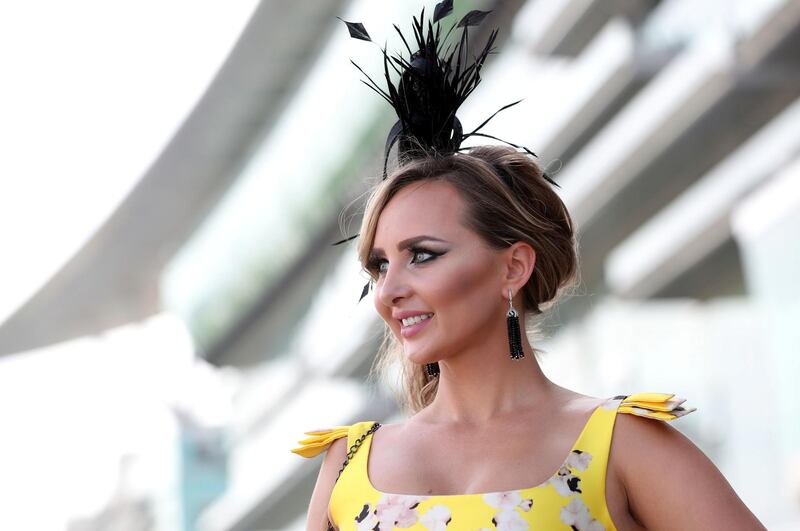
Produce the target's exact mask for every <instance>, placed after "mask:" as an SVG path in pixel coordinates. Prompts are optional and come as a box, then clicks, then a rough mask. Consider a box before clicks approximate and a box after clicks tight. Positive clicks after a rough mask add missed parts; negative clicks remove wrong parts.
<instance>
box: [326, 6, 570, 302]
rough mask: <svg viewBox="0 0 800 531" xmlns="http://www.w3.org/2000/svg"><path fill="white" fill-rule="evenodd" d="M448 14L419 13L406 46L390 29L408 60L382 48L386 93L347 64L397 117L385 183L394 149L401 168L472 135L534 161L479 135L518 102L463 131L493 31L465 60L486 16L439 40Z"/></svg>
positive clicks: (351, 25) (356, 31)
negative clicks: (472, 34)
mask: <svg viewBox="0 0 800 531" xmlns="http://www.w3.org/2000/svg"><path fill="white" fill-rule="evenodd" d="M452 12H453V0H446V1H442V2H439V3H438V4H436V7H435V8H434V12H433V18H432V19H431V20H429V21H427V22H426V21H425V9H424V8H423V9H422V12H421V13H420V17H419V19H417V18H416V17H413V30H414V38H413V40H411V42H409V40H407V39H406V37H405V36H404V35H403V33H402V32H401V31H400V28H398V27H397V25H396V24H395V25H394V29H395V30H396V31H397V33H398V35H400V39H401V40H402V41H403V44H404V45H405V51H406V52H408V57H407V58H406V57H405V56H404V55H403V53H398V54H395V55H389V53H388V52H387V50H386V47H384V48H382V49H381V51H382V53H383V70H384V72H383V73H384V77H385V78H386V87H385V88H382V87H381V86H379V85H378V84H377V83H376V82H375V81H374V80H373V79H372V78H371V77H370V76H369V74H367V73H366V72H364V70H363V69H362V68H361V67H360V66H358V65H357V64H356V63H355V62H354V61H352V60H351V61H350V62H351V63H353V65H354V66H355V67H356V68H358V70H359V71H360V72H361V73H362V74H363V75H364V76H365V77H366V80H363V79H362V82H363V83H364V84H366V85H367V86H368V87H369V88H370V89H372V90H374V91H375V92H376V93H377V94H378V95H379V96H380V97H382V98H383V99H385V100H386V101H387V102H388V103H389V105H391V106H392V108H393V109H394V111H395V113H396V114H397V121H396V122H395V124H394V125H393V126H392V128H391V130H390V131H389V135H388V136H387V138H386V146H385V149H384V164H383V178H384V179H386V177H387V166H388V162H389V154H390V152H391V150H392V148H393V147H394V146H395V145H397V159H398V162H400V163H403V162H405V161H408V160H411V159H414V158H417V157H428V156H432V155H433V156H435V155H444V154H450V153H455V152H458V151H461V150H463V149H469V148H462V147H461V143H462V142H463V141H464V140H465V139H467V138H469V137H472V136H477V137H485V138H492V139H495V140H498V141H500V142H504V143H506V144H508V145H510V146H513V147H514V148H517V149H523V150H524V151H525V152H526V153H528V154H529V155H531V156H534V157H535V156H536V154H535V153H534V152H533V151H531V150H529V149H528V148H526V147H523V146H518V145H516V144H512V143H511V142H507V141H505V140H501V139H499V138H496V137H494V136H492V135H488V134H485V133H482V132H480V131H481V129H482V128H483V127H484V126H485V125H486V124H487V123H489V121H490V120H491V119H492V118H494V117H495V116H496V115H497V114H498V113H500V112H501V111H504V110H505V109H508V108H509V107H512V106H514V105H516V104H518V103H519V102H520V101H522V100H518V101H515V102H513V103H509V104H508V105H505V106H503V107H501V108H500V109H498V110H497V111H495V112H494V114H492V115H491V116H490V117H489V118H487V119H486V120H484V121H483V123H481V124H480V125H479V126H478V127H476V128H475V129H474V130H473V131H472V132H470V133H464V132H463V128H462V125H461V122H460V121H459V119H458V117H457V116H456V111H457V110H458V109H459V107H461V104H463V103H464V101H465V100H466V99H467V97H468V96H469V95H470V94H471V93H472V91H474V90H475V88H476V87H477V86H478V84H479V83H480V82H481V76H480V73H481V68H482V67H483V63H484V61H485V60H486V58H487V57H488V56H489V54H491V53H492V52H493V50H494V48H493V46H494V43H495V40H496V39H497V32H498V30H497V29H494V30H492V31H491V33H490V34H489V37H488V38H487V40H486V43H485V44H484V45H483V46H482V47H481V48H480V49H479V50H478V53H477V55H475V56H473V57H472V60H471V61H469V60H468V59H469V57H468V55H469V52H470V46H469V28H470V27H475V26H479V25H480V24H481V23H482V22H483V20H484V18H486V16H487V15H488V14H489V13H491V11H479V10H474V11H470V12H469V13H467V14H466V15H464V16H463V17H462V18H461V20H459V21H458V22H454V23H453V24H452V26H450V28H449V29H448V30H447V32H446V33H445V34H444V35H442V27H441V20H442V19H443V18H445V17H447V16H449V15H451V14H452ZM340 20H342V19H340ZM342 22H344V23H345V24H346V25H347V29H348V30H349V32H350V36H351V37H352V38H354V39H358V40H362V41H368V42H373V41H372V39H371V38H370V36H369V33H367V30H366V28H365V27H364V25H363V24H362V23H360V22H347V21H345V20H342ZM456 28H461V36H460V37H459V38H458V39H457V40H455V41H454V42H450V43H448V42H447V41H448V39H449V37H450V35H451V34H452V33H453V31H454V30H455V29H456ZM393 76H394V77H396V78H397V82H396V83H395V82H394V81H392V77H393ZM544 177H545V179H547V181H548V182H550V183H551V184H553V185H554V186H558V184H556V183H555V182H554V181H553V180H552V179H550V177H549V176H547V175H546V174H545V175H544ZM357 236H358V234H356V235H355V236H350V237H349V238H345V239H344V240H340V241H338V242H336V243H334V244H333V245H339V244H342V243H345V242H348V241H350V240H352V239H354V238H356V237H357ZM370 285H371V282H368V283H367V285H365V286H364V289H363V291H362V293H361V298H360V299H359V301H360V300H361V299H363V298H364V297H365V296H366V294H367V293H368V291H369V287H370Z"/></svg>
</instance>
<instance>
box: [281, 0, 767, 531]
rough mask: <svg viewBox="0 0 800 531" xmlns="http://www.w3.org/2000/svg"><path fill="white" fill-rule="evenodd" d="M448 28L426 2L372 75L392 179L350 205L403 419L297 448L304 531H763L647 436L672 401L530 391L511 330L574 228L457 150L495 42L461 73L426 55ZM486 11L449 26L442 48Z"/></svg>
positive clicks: (503, 153) (727, 495) (526, 363)
mask: <svg viewBox="0 0 800 531" xmlns="http://www.w3.org/2000/svg"><path fill="white" fill-rule="evenodd" d="M451 11H452V2H451V1H449V2H448V1H445V2H440V3H439V4H438V5H437V6H436V9H435V11H434V16H433V23H434V24H437V28H436V29H434V26H433V24H429V25H427V28H428V33H427V35H425V33H424V29H425V27H426V24H424V23H423V22H422V20H423V17H422V16H421V17H420V20H419V21H417V20H416V19H414V26H415V37H416V43H415V44H416V47H417V50H418V51H417V52H415V53H414V54H412V55H411V57H410V58H409V59H404V58H402V57H399V58H392V61H389V57H388V56H387V55H386V52H385V51H384V56H385V58H386V59H387V62H386V65H387V67H386V78H387V81H389V82H390V83H391V81H390V79H389V78H390V75H389V64H391V65H393V67H395V66H403V68H404V70H403V71H402V72H401V74H402V75H401V79H400V82H399V84H398V86H397V87H394V86H390V88H389V90H388V91H384V90H382V89H380V88H379V87H377V85H375V84H374V83H372V86H373V88H374V89H375V90H376V91H378V92H379V93H380V94H381V95H382V96H383V97H384V98H386V99H387V100H388V101H389V102H390V103H391V104H392V106H393V107H394V108H395V111H396V112H397V115H398V122H397V124H395V126H394V127H393V128H392V131H391V132H390V134H389V138H388V140H387V144H386V145H387V147H386V157H387V159H388V153H389V150H390V149H391V147H392V146H393V145H394V144H397V145H398V149H399V156H400V159H401V165H400V166H399V168H398V169H397V170H396V171H394V172H393V173H392V174H391V175H389V176H388V177H385V178H384V180H383V181H382V182H381V183H379V184H378V185H377V186H376V188H375V189H374V190H373V192H372V194H371V195H370V199H369V201H368V203H367V208H366V212H365V215H364V218H363V221H362V225H361V232H360V240H359V242H358V254H359V258H360V261H361V264H362V267H363V268H364V269H365V270H366V271H367V272H368V273H369V275H370V277H371V279H372V281H373V282H374V286H375V289H374V298H373V303H374V305H375V308H376V310H377V311H378V313H379V315H380V316H381V318H382V319H383V320H384V321H385V323H386V329H387V332H388V333H387V344H385V345H384V348H383V349H382V353H381V355H380V356H379V362H380V363H379V366H381V367H383V368H385V367H386V366H387V365H388V364H391V363H392V362H395V361H396V362H399V363H400V365H401V367H402V369H403V392H404V395H403V397H402V403H403V405H404V406H405V409H406V411H407V412H409V413H410V416H409V417H408V418H407V420H405V421H403V422H400V423H397V424H391V425H385V426H382V425H381V424H380V423H377V422H373V421H363V422H357V423H355V424H352V425H349V426H338V427H335V428H331V429H325V430H317V431H312V432H307V434H308V435H310V437H308V438H307V439H304V440H302V441H300V443H301V446H300V447H299V448H296V449H294V450H293V452H295V453H297V454H299V455H302V456H304V457H313V456H315V455H318V454H319V453H321V452H323V451H326V455H325V458H324V460H323V463H322V467H321V470H320V473H319V477H318V479H317V484H316V487H315V489H314V493H313V495H312V497H311V502H310V505H309V509H308V529H309V530H313V531H322V530H325V529H330V528H332V527H335V528H336V529H339V530H341V531H351V530H373V531H386V530H391V529H411V530H423V529H427V530H448V531H453V530H455V531H461V530H472V531H474V530H481V529H498V530H507V531H511V530H513V531H516V530H525V529H544V530H558V529H565V530H569V529H572V530H577V531H599V530H612V529H619V530H636V529H669V530H673V529H680V530H694V529H697V530H701V529H702V530H709V529H726V530H745V529H746V530H751V529H763V526H762V525H761V524H760V523H759V522H758V520H757V519H756V518H755V517H754V516H753V514H752V513H751V512H750V511H749V510H748V509H747V507H746V506H745V505H744V504H743V503H742V501H741V500H740V499H739V498H738V496H737V495H736V493H735V492H734V491H733V489H732V488H731V486H730V485H729V484H728V482H727V481H726V480H725V478H724V477H723V476H722V475H721V474H720V472H719V470H718V469H717V468H716V467H715V466H714V464H713V463H712V462H711V461H710V460H709V459H708V458H707V457H706V456H705V455H704V454H703V453H702V452H701V451H700V450H699V449H698V448H697V447H696V446H695V445H694V444H692V443H691V442H690V441H689V440H688V439H687V438H686V437H684V436H683V435H682V434H681V433H680V432H678V431H677V430H675V429H674V428H672V427H670V426H669V425H667V424H666V423H665V422H662V421H667V420H673V419H675V418H677V417H679V416H682V415H685V414H687V413H690V412H692V411H694V408H688V409H687V408H683V407H682V406H681V404H682V402H683V399H680V398H676V397H675V396H674V395H671V394H663V393H637V394H634V395H627V396H624V395H620V396H616V397H613V398H596V397H591V396H586V395H583V394H580V393H577V392H574V391H571V390H569V389H565V388H563V387H561V386H559V385H557V384H555V383H554V382H552V381H550V380H549V379H548V378H547V377H546V376H545V375H544V374H543V372H542V370H541V368H540V367H539V364H538V361H537V359H536V354H537V351H536V349H534V348H533V347H532V346H531V344H530V342H529V339H528V337H527V334H524V333H520V331H521V330H524V329H525V326H524V323H525V318H526V316H534V315H536V314H539V313H541V312H542V311H543V310H545V309H547V308H548V307H550V306H552V305H553V304H554V303H555V301H556V300H557V299H558V297H559V295H560V294H561V293H563V292H564V291H565V290H567V289H568V288H570V287H571V286H572V285H573V284H574V282H575V280H576V276H577V271H578V260H577V252H576V245H575V234H574V227H573V224H572V220H571V218H570V215H569V213H568V212H567V210H566V208H565V206H564V204H563V202H562V201H561V199H560V198H559V196H558V195H557V194H556V193H555V191H554V190H553V188H552V187H551V184H555V183H554V182H553V181H552V180H551V179H550V178H549V177H548V176H547V175H545V174H544V173H542V171H541V170H540V169H539V167H538V165H537V164H536V163H535V162H534V160H533V159H532V158H531V157H530V156H529V155H532V153H531V152H529V151H527V150H525V151H526V153H521V152H519V151H517V150H516V149H511V148H508V147H497V146H483V147H475V148H471V149H469V150H468V151H465V149H464V148H461V147H460V144H461V141H462V140H464V139H465V138H467V137H469V136H472V135H477V136H485V135H482V134H480V133H476V132H477V131H478V129H480V128H481V127H482V126H483V125H485V123H486V122H484V124H482V125H481V126H480V127H478V129H476V130H475V131H473V132H472V133H470V134H467V135H464V134H462V131H461V124H460V123H459V122H458V119H457V118H455V111H456V110H457V108H458V106H459V105H460V104H461V103H463V101H464V99H465V98H466V96H467V95H468V94H469V93H471V92H472V90H473V89H474V88H475V85H477V83H478V82H479V81H480V76H479V75H478V74H479V71H480V68H481V65H482V64H483V60H484V59H485V58H486V56H487V55H488V54H489V51H490V50H491V44H492V42H493V41H494V37H495V36H496V30H495V31H494V32H492V34H491V35H490V37H489V40H488V43H487V45H486V46H485V47H484V48H483V51H482V52H481V53H480V54H478V56H477V58H476V60H475V62H474V63H473V64H472V65H469V66H465V65H466V63H463V62H462V59H461V57H462V49H461V48H460V47H459V45H456V46H455V47H453V48H444V47H443V46H442V45H441V43H440V42H439V36H440V34H442V33H444V32H441V33H440V32H439V30H438V21H439V20H440V19H442V18H444V17H446V16H447V15H448V14H450V12H451ZM486 14H487V13H485V12H479V11H473V12H470V13H468V14H467V15H466V16H464V17H463V18H462V19H461V21H460V22H459V23H458V25H457V26H455V25H454V26H453V28H455V27H461V28H463V33H462V38H461V41H460V45H462V46H465V45H466V43H467V42H468V39H467V38H466V32H467V28H468V27H470V26H476V25H478V24H480V21H481V20H483V18H484V17H485V16H486ZM347 25H348V28H349V30H350V33H351V36H353V37H354V38H357V39H360V40H366V41H369V40H370V39H369V36H368V34H367V32H366V30H365V28H364V27H363V25H361V24H358V23H347ZM453 28H451V31H452V29H453ZM398 31H399V30H398ZM447 34H448V35H449V32H447ZM404 42H405V39H404ZM412 42H413V41H412ZM406 47H407V48H408V50H409V52H410V51H411V48H410V47H408V44H407V43H406ZM442 49H447V50H453V51H452V53H451V54H450V55H449V56H448V57H446V58H443V57H438V54H439V53H440V50H442ZM448 53H450V52H448ZM463 55H467V54H466V53H464V54H463ZM370 81H371V80H370ZM487 121H488V120H487ZM556 186H557V185H556ZM520 323H522V324H520ZM620 413H622V414H620Z"/></svg>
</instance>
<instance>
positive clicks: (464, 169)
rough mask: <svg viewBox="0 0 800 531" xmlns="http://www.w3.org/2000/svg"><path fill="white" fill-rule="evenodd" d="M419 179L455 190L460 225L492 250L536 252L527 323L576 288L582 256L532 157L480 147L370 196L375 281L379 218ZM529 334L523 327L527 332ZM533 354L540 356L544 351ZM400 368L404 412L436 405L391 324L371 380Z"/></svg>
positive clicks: (402, 174) (361, 246) (409, 173)
mask: <svg viewBox="0 0 800 531" xmlns="http://www.w3.org/2000/svg"><path fill="white" fill-rule="evenodd" d="M419 181H444V182H447V183H449V184H450V185H452V186H454V187H455V188H456V190H457V191H458V193H459V195H460V197H461V198H462V199H463V200H464V203H465V204H466V209H465V216H464V219H462V220H461V221H462V223H463V224H464V226H466V227H467V228H469V229H471V230H472V231H474V232H475V233H476V234H478V235H479V236H480V237H481V238H483V239H484V240H485V241H486V242H487V243H488V244H489V246H490V247H492V248H495V249H504V248H507V247H509V246H511V245H512V244H513V243H515V242H517V241H524V242H527V243H529V244H530V245H531V247H533V248H534V250H535V251H536V264H535V266H534V270H533V273H532V274H531V277H530V279H529V280H528V282H527V283H526V284H525V286H524V287H523V288H522V290H521V291H522V293H523V307H522V308H521V309H519V308H518V309H517V310H518V311H519V312H520V315H521V316H522V317H523V322H524V317H525V315H526V314H533V315H538V314H540V313H542V312H543V311H544V310H546V309H548V308H550V307H551V306H552V305H553V304H555V302H556V300H557V299H559V298H560V295H561V294H562V293H564V292H565V291H566V290H567V289H568V288H571V287H572V286H573V285H574V284H576V283H577V281H578V252H577V245H576V241H575V231H574V228H573V222H572V218H571V217H570V215H569V212H567V208H566V206H565V205H564V203H563V202H562V201H561V198H560V197H559V196H558V195H557V194H556V193H555V191H554V190H553V188H552V186H551V185H550V183H548V182H547V181H546V180H545V178H544V177H543V176H542V171H541V169H540V168H539V166H538V165H537V164H536V163H535V162H534V161H533V160H532V159H531V158H530V156H528V155H526V154H524V153H520V152H518V151H517V150H515V149H513V148H510V147H504V146H480V147H474V148H471V149H470V150H469V152H466V153H454V154H448V155H430V156H427V157H424V158H419V159H415V160H412V161H410V162H407V163H405V164H404V165H402V166H401V167H400V168H398V169H397V170H395V171H394V172H392V173H391V174H390V175H389V176H388V177H387V178H386V179H385V180H383V181H381V182H379V183H378V184H377V185H376V186H375V187H374V188H373V189H372V190H371V191H370V193H369V197H368V200H367V203H366V209H365V213H364V217H363V219H362V222H361V230H360V232H359V240H358V245H357V250H358V258H359V261H360V262H361V266H362V268H363V270H364V271H365V272H367V273H368V274H369V275H370V277H371V278H372V279H373V280H375V279H376V277H375V275H374V273H371V272H370V271H369V270H368V269H367V266H368V259H369V252H370V249H371V248H372V246H373V242H374V240H375V231H376V229H377V225H378V218H379V217H380V214H381V212H382V211H383V209H384V208H385V207H386V205H387V204H388V203H389V201H390V200H391V199H392V197H394V196H395V195H396V194H397V192H398V191H399V190H401V189H403V188H404V187H406V186H408V185H410V184H412V183H415V182H419ZM529 328H530V327H529V326H525V330H526V332H527V331H528V330H529ZM533 328H536V327H535V326H534V327H533ZM534 331H535V332H538V330H534ZM533 350H534V354H536V355H537V356H538V354H539V352H540V351H539V349H536V348H534V349H533ZM397 362H399V363H400V379H401V385H400V387H401V389H402V391H401V393H400V396H399V397H398V399H399V400H398V401H399V403H400V406H401V408H402V409H403V410H404V411H405V412H411V413H416V412H418V411H420V410H421V409H423V408H424V407H426V406H427V405H428V404H430V403H431V401H432V400H433V397H434V396H435V395H436V389H437V387H438V381H439V380H438V378H434V377H431V376H428V374H427V371H426V370H425V367H424V366H423V365H419V364H415V363H411V362H409V361H408V360H406V358H405V356H403V348H402V344H400V343H399V342H398V341H397V339H395V337H394V334H393V333H392V331H391V328H389V325H388V324H385V326H384V338H383V342H382V344H381V346H380V348H379V350H378V354H377V356H376V359H375V362H374V363H373V371H372V372H373V375H374V376H378V377H379V378H382V379H384V380H385V379H386V378H387V377H388V374H389V373H390V372H391V370H392V366H393V365H394V364H395V363H397Z"/></svg>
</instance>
